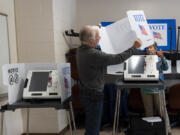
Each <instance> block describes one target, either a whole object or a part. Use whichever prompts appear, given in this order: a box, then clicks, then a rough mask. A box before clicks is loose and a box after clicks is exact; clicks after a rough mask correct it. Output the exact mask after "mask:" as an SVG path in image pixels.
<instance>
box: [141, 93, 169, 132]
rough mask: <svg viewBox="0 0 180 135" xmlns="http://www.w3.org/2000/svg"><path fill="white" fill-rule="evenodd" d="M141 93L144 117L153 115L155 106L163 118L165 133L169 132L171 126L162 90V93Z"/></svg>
mask: <svg viewBox="0 0 180 135" xmlns="http://www.w3.org/2000/svg"><path fill="white" fill-rule="evenodd" d="M141 95H142V100H143V104H144V108H145V113H146V117H152V116H154V107H155V109H156V110H157V111H158V113H159V115H160V116H161V117H162V118H163V119H164V120H165V125H166V135H168V133H171V127H170V122H169V116H168V114H167V109H166V101H165V94H164V91H163V93H157V94H144V93H141Z"/></svg>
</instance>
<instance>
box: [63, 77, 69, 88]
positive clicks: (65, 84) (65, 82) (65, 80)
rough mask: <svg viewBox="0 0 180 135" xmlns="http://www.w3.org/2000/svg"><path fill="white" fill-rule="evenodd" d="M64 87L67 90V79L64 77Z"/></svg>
mask: <svg viewBox="0 0 180 135" xmlns="http://www.w3.org/2000/svg"><path fill="white" fill-rule="evenodd" d="M64 86H65V88H69V85H68V79H67V78H66V77H64Z"/></svg>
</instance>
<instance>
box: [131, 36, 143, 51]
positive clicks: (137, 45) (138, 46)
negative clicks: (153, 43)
mask: <svg viewBox="0 0 180 135" xmlns="http://www.w3.org/2000/svg"><path fill="white" fill-rule="evenodd" d="M141 45H142V41H141V40H140V39H139V38H137V39H136V41H135V42H134V44H133V46H134V47H135V48H136V49H137V48H140V47H141Z"/></svg>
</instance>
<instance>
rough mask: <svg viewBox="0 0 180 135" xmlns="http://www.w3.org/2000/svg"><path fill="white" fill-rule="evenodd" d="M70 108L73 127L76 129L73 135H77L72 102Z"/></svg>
mask: <svg viewBox="0 0 180 135" xmlns="http://www.w3.org/2000/svg"><path fill="white" fill-rule="evenodd" d="M69 106H70V112H71V116H72V121H73V127H74V131H73V134H74V135H76V123H75V119H74V111H73V106H72V101H70V102H69Z"/></svg>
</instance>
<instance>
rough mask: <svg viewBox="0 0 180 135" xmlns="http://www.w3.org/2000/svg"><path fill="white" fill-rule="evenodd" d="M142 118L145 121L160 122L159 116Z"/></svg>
mask: <svg viewBox="0 0 180 135" xmlns="http://www.w3.org/2000/svg"><path fill="white" fill-rule="evenodd" d="M142 119H143V120H144V121H147V122H161V121H162V120H161V118H160V117H144V118H142Z"/></svg>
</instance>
